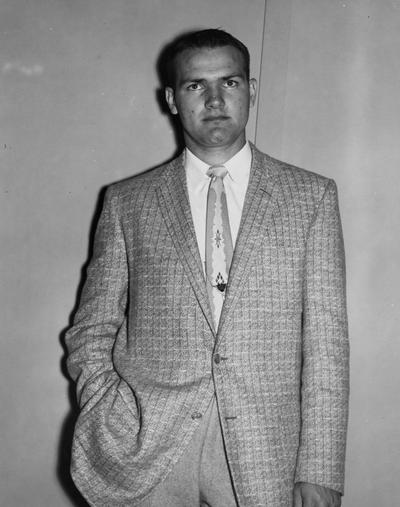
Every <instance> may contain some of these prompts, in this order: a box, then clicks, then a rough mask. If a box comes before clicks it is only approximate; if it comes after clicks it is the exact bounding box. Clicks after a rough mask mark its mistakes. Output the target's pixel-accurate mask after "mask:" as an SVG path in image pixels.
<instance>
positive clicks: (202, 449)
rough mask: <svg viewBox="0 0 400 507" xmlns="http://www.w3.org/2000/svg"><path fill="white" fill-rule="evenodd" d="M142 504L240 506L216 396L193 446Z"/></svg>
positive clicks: (144, 506)
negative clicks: (233, 482)
mask: <svg viewBox="0 0 400 507" xmlns="http://www.w3.org/2000/svg"><path fill="white" fill-rule="evenodd" d="M139 505H140V507H199V506H201V507H237V505H238V504H237V502H236V498H235V493H234V489H233V486H232V480H231V476H230V472H229V468H228V463H227V459H226V453H225V447H224V443H223V438H222V432H221V426H220V422H219V417H218V411H217V405H216V400H215V398H213V400H212V402H211V403H210V406H209V407H208V409H207V411H206V413H205V414H204V415H203V417H202V422H201V425H200V427H199V428H198V430H197V432H196V433H195V435H194V437H193V440H192V441H191V443H190V445H189V447H188V448H187V449H186V451H185V452H184V454H183V456H181V458H180V459H179V461H178V463H177V464H176V465H175V466H174V468H173V469H172V471H171V472H170V473H169V474H168V476H167V478H166V479H165V480H164V481H163V482H162V483H160V484H159V485H157V486H156V487H155V488H154V490H153V492H152V493H151V494H150V496H148V497H147V498H146V499H145V500H144V501H143V502H141V503H140V504H139Z"/></svg>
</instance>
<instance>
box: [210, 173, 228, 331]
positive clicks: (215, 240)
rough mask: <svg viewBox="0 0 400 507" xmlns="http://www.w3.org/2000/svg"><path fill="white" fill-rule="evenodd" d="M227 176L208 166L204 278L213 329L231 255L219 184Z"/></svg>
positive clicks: (223, 199) (224, 198)
mask: <svg viewBox="0 0 400 507" xmlns="http://www.w3.org/2000/svg"><path fill="white" fill-rule="evenodd" d="M227 173H228V171H227V169H226V168H225V167H224V166H223V165H215V166H212V167H210V168H209V170H208V171H207V175H208V176H209V177H210V178H211V182H210V186H209V188H208V194H207V217H206V277H207V290H208V295H209V298H210V303H211V308H212V311H213V315H214V322H215V327H216V328H218V323H219V318H220V315H221V310H222V305H223V303H224V297H225V289H226V285H227V283H228V274H229V268H230V265H231V261H232V252H233V247H232V237H231V229H230V226H229V216H228V206H227V203H226V194H225V188H224V182H223V179H224V177H225V175H226V174H227Z"/></svg>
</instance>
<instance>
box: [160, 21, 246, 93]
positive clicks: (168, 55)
mask: <svg viewBox="0 0 400 507" xmlns="http://www.w3.org/2000/svg"><path fill="white" fill-rule="evenodd" d="M226 46H231V47H234V48H236V49H237V50H238V51H239V52H240V54H241V55H242V57H243V63H244V71H245V75H246V78H247V80H249V78H250V53H249V50H248V49H247V47H246V46H245V45H244V44H243V42H241V41H240V40H239V39H236V37H234V36H233V35H231V34H230V33H228V32H225V30H221V29H220V28H208V29H206V30H199V31H191V32H186V33H184V34H183V35H180V36H179V37H177V38H176V39H174V40H173V41H172V42H171V43H170V44H168V46H166V48H165V49H164V51H163V52H162V54H161V55H160V59H159V70H160V75H161V80H162V83H163V85H164V86H170V87H172V88H174V87H175V84H176V59H177V57H178V56H179V55H180V54H182V53H183V52H184V51H186V50H188V49H203V48H209V49H212V48H220V47H226Z"/></svg>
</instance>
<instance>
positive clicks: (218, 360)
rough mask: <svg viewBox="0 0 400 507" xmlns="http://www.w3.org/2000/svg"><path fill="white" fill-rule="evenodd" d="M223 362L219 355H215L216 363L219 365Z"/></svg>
mask: <svg viewBox="0 0 400 507" xmlns="http://www.w3.org/2000/svg"><path fill="white" fill-rule="evenodd" d="M220 362H221V356H220V355H219V354H215V356H214V363H215V364H219V363H220Z"/></svg>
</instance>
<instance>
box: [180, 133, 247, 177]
mask: <svg viewBox="0 0 400 507" xmlns="http://www.w3.org/2000/svg"><path fill="white" fill-rule="evenodd" d="M251 159H252V155H251V148H250V144H249V142H248V141H246V144H245V145H244V146H243V148H242V149H241V150H239V151H238V152H237V153H235V155H234V156H233V157H232V158H231V159H229V160H228V161H227V162H225V163H224V166H225V167H226V168H227V170H228V173H229V177H230V178H231V179H232V180H233V181H234V182H235V183H239V184H240V183H243V184H245V185H247V182H248V180H249V174H250V167H251ZM209 167H210V166H209V165H208V164H206V163H205V162H203V161H202V160H200V159H199V158H198V157H196V155H195V154H194V153H192V152H191V151H190V150H189V148H187V147H186V148H185V170H186V173H187V175H188V176H189V177H190V179H191V181H192V182H193V185H194V186H197V185H201V184H202V183H204V180H206V181H209V180H208V176H207V171H208V169H209ZM227 176H228V175H227ZM227 176H226V177H227Z"/></svg>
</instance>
